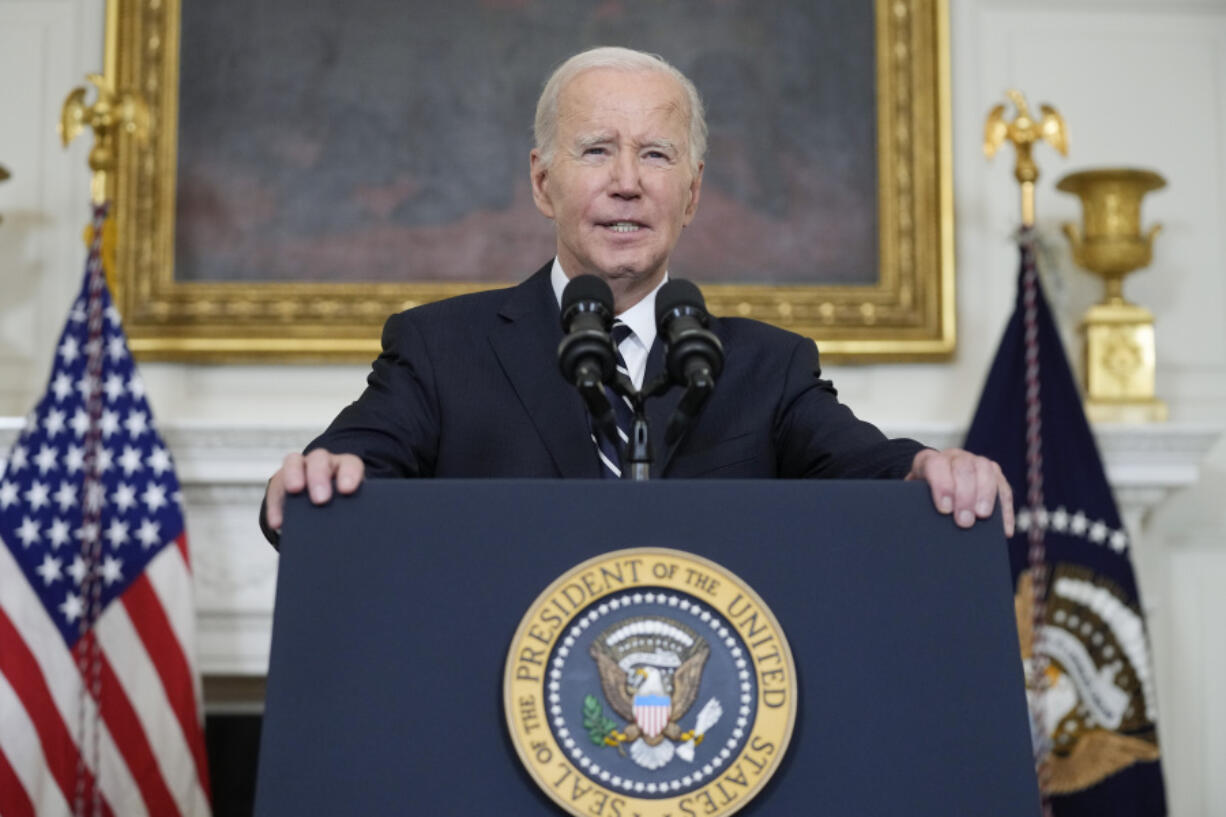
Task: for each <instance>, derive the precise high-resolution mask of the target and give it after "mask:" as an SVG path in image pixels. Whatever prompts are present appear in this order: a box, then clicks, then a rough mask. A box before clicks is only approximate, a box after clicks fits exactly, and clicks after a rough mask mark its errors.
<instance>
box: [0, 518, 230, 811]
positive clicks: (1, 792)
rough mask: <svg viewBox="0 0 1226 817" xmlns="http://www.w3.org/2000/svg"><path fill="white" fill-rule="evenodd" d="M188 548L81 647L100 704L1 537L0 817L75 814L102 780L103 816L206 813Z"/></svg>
mask: <svg viewBox="0 0 1226 817" xmlns="http://www.w3.org/2000/svg"><path fill="white" fill-rule="evenodd" d="M186 552H187V549H186V540H185V538H184V537H183V536H180V537H179V539H178V540H176V542H175V543H174V544H173V546H168V547H166V548H164V549H163V550H162V552H161V553H159V554H158V555H157V556H156V557H155V558H154V559H153V561H152V562H150V564H149V565H148V567H147V569H146V570H145V572H144V573H143V574H142V575H141V576H140V577H138V578H137V579H136V580H135V581H134V582H133V583H132V584H131V586H129V588H128V589H127V590H126V591H125V592H124V594H123V595H122V596H121V597H120V598H119V599H117V600H116V601H115V602H113V603H112V604H110V605H109V606H108V607H107V609H106V610H105V611H103V613H102V615H101V617H100V618H99V620H98V622H97V624H96V625H95V627H94V629H93V631H92V632H91V633H90V634H89V635H87V636H86V637H85V638H84V639H82V640H81V642H79V643H78V645H77V650H78V651H80V650H89V649H92V648H93V646H94V644H95V643H96V645H97V647H98V652H97V654H98V657H99V665H98V670H97V671H98V674H99V677H100V679H101V696H100V698H99V697H97V696H94V695H92V694H91V695H82V694H81V689H82V676H81V671H80V669H79V667H78V662H77V660H76V656H75V655H74V652H73V651H70V650H69V649H68V647H67V646H66V645H65V643H64V639H63V638H62V636H61V635H60V632H59V630H58V628H57V627H56V625H55V623H54V622H53V621H52V620H51V619H50V618H49V617H48V614H47V612H46V610H45V608H43V606H42V604H41V603H40V602H39V598H38V596H37V595H36V594H35V593H34V591H33V588H31V587H30V585H29V583H28V581H27V579H26V577H25V575H24V574H23V573H22V571H21V568H20V567H19V566H18V565H17V563H16V562H15V561H14V560H13V558H12V555H11V554H10V553H9V551H8V549H7V548H6V547H4V545H3V543H2V542H0V815H4V817H9V816H10V815H23V814H31V815H33V814H37V815H39V817H43V816H44V815H68V814H72V813H73V811H74V803H76V802H77V801H78V798H77V795H78V792H79V791H85V792H89V791H91V790H92V788H93V785H94V778H95V776H96V777H97V786H98V791H99V794H100V795H101V797H100V803H99V805H100V812H101V814H104V815H119V816H120V817H129V815H132V817H142V816H143V815H150V817H163V815H167V816H168V817H178V816H179V815H182V817H199V816H202V815H208V814H209V813H210V806H209V799H210V798H209V788H208V772H207V766H206V761H205V749H204V731H203V728H202V726H201V720H202V717H201V709H200V705H199V702H200V693H199V687H198V683H199V682H198V674H197V672H196V667H195V664H194V657H193V646H194V645H193V630H194V624H193V605H192V592H191V572H190V568H189V566H188V562H187V558H186ZM94 639H96V642H95V641H94ZM99 700H100V701H101V703H100V708H99ZM82 708H84V709H82ZM82 726H83V727H84V731H85V734H84V735H82V734H81V730H82ZM95 728H96V729H97V730H98V732H97V735H96V739H97V743H96V744H95V743H94V740H95V735H94V730H95ZM94 745H96V746H97V764H96V766H97V767H98V768H95V763H94V762H93V755H94V751H93V748H92V747H93V746H94ZM79 774H83V775H84V779H81V780H78V775H79ZM81 802H82V803H83V805H84V807H85V808H86V809H88V810H92V808H91V806H92V798H91V797H89V796H86V797H85V798H83V800H81Z"/></svg>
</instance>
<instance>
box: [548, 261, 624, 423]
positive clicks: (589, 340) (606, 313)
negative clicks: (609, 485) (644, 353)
mask: <svg viewBox="0 0 1226 817" xmlns="http://www.w3.org/2000/svg"><path fill="white" fill-rule="evenodd" d="M612 327H613V290H611V289H609V285H608V284H607V283H605V282H604V280H603V279H601V278H598V277H596V276H595V275H580V276H578V277H577V278H572V279H571V280H570V283H568V284H567V285H566V289H564V290H562V331H563V332H564V333H565V336H564V337H563V338H562V342H561V343H560V344H558V368H559V369H561V370H562V376H563V377H565V378H566V381H567V382H568V383H573V384H574V386H575V388H577V389H578V390H579V393H580V394H581V395H582V396H583V399H584V401H585V402H586V403H587V407H588V411H590V412H591V414H592V418H593V419H594V420H595V423H596V427H597V428H598V429H599V430H600V431H601V432H602V433H603V434H604V435H605V436H606V437H608V438H609V439H611V440H614V441H616V440H617V439H618V436H617V420H616V419H615V418H614V416H613V407H612V405H610V403H609V397H608V395H607V394H605V389H604V384H606V383H610V382H612V381H613V379H614V377H615V376H616V374H617V358H616V356H615V355H614V352H613V339H612V338H610V337H609V330H610V329H611V328H612Z"/></svg>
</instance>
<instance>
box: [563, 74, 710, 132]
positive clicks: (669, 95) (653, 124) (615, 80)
mask: <svg viewBox="0 0 1226 817" xmlns="http://www.w3.org/2000/svg"><path fill="white" fill-rule="evenodd" d="M689 116H690V110H689V100H688V99H687V98H686V95H685V90H684V89H683V88H682V87H681V83H680V82H678V81H677V79H676V78H675V77H673V76H672V75H670V74H669V73H668V72H666V71H653V70H623V69H620V68H603V67H602V68H590V69H588V70H586V71H584V72H582V73H580V74H577V75H576V76H575V77H573V78H572V79H571V80H570V81H569V82H567V83H566V85H564V86H562V90H561V93H560V94H559V99H558V122H559V125H560V126H562V127H563V128H565V129H567V130H575V129H578V130H584V129H586V128H591V127H600V126H602V125H615V124H620V125H623V126H625V125H628V124H633V125H636V126H637V127H639V128H644V129H679V130H680V134H679V135H682V136H685V135H687V129H688V126H689Z"/></svg>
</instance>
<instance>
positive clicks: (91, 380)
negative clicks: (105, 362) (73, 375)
mask: <svg viewBox="0 0 1226 817" xmlns="http://www.w3.org/2000/svg"><path fill="white" fill-rule="evenodd" d="M96 391H98V378H96V377H90V376H89V375H87V374H83V375H81V377H80V378H78V379H77V394H79V395H81V400H82V402H89V399H90V398H91V397H93V396H94V393H95V392H96Z"/></svg>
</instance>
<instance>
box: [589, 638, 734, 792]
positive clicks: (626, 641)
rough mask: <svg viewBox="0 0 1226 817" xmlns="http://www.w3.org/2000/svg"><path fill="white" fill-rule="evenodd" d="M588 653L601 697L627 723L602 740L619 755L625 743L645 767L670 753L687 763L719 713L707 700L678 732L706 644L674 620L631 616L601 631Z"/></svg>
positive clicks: (657, 763) (716, 705) (690, 701)
mask: <svg viewBox="0 0 1226 817" xmlns="http://www.w3.org/2000/svg"><path fill="white" fill-rule="evenodd" d="M589 651H590V653H591V656H592V658H593V660H595V662H596V667H597V670H598V672H599V675H600V685H601V689H602V690H603V692H604V696H605V699H606V700H607V701H608V703H609V706H610V707H611V708H612V709H613V711H614V712H616V713H617V714H618V715H620V716H621V717H622V718H623V719H624V720H625V721H626V725H625V726H624V727H623V728H622V729H620V730H619V729H616V728H609V729H608V730H607V731H606V732H605V734H604V736H603V738H602V742H603V743H604V744H605V745H607V746H614V747H617V748H618V750H619V751H621V747H622V745H623V744H626V745H628V746H629V750H630V757H631V758H632V759H633V760H634V762H635V763H637V764H638V765H639V766H642V767H644V768H647V769H658V768H660V767H662V766H664V765H665V764H667V763H669V762H670V761H671V760H672V759H673V757H674V755H679V756H680V757H681V758H682V759H683V760H686V761H692V760H693V757H694V747H695V746H697V745H698V744H700V743H701V742H702V739H703V735H704V734H705V733H706V731H707V730H708V729H710V728H711V727H712V726H714V725H715V722H716V721H718V720H719V717H720V715H721V714H722V713H723V708H722V707H721V705H720V703H719V701H718V700H716V699H715V698H712V699H711V700H709V701H708V702H707V704H706V705H705V706H704V707H703V709H702V711H701V712H700V713H699V716H698V722H697V723H696V724H695V726H694V728H693V729H690V730H684V731H683V729H682V727H681V725H680V723H679V722H680V720H681V719H682V718H684V717H685V715H686V713H688V712H689V711H690V708H691V707H692V706H693V704H694V701H695V699H696V698H697V697H698V690H699V686H700V685H701V683H702V671H703V667H704V666H705V664H706V661H707V656H708V655H710V652H711V648H710V646H708V644H707V642H706V641H705V640H704V639H703V638H702V637H700V636H699V635H697V634H696V633H695V632H694V631H693V630H691V629H690V628H689V627H687V626H686V625H684V624H682V623H681V622H679V621H675V620H672V619H668V618H656V617H636V618H631V619H627V620H624V621H621V622H619V623H618V624H616V625H614V626H613V627H610V628H609V629H608V630H606V631H605V632H603V633H602V634H601V635H600V636H599V637H597V638H596V640H595V641H593V642H592V645H591V648H590V650H589ZM613 726H614V727H615V725H613ZM678 744H680V745H679V746H678Z"/></svg>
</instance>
